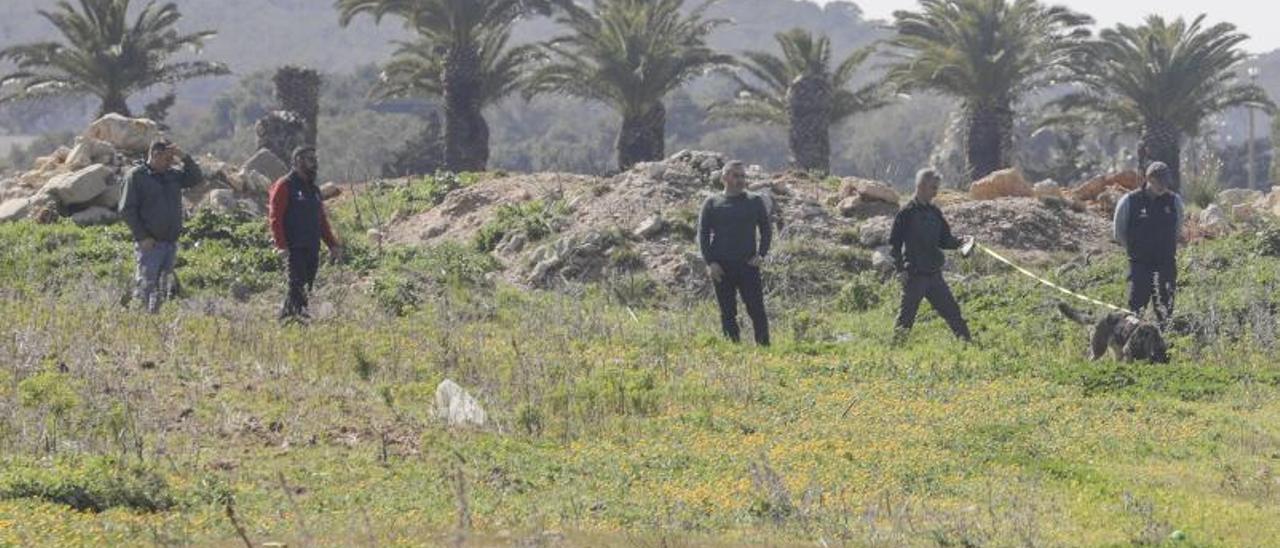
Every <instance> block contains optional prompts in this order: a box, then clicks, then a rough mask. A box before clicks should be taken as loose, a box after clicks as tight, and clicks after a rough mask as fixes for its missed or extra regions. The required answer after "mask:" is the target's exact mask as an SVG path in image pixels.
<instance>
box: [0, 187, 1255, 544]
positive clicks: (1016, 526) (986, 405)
mask: <svg viewBox="0 0 1280 548" xmlns="http://www.w3.org/2000/svg"><path fill="white" fill-rule="evenodd" d="M350 205H351V204H349V203H343V204H342V205H341V207H339V208H338V213H340V214H342V215H347V214H348V213H346V209H347V208H349V207H350ZM226 222H227V223H228V224H227V228H226V230H225V231H221V232H220V231H217V230H212V228H213V227H212V226H205V225H204V223H203V222H198V223H195V224H194V225H193V226H194V227H196V228H197V229H198V230H196V232H199V233H200V234H201V237H200V238H198V240H199V241H202V242H204V241H217V242H221V243H226V244H228V245H232V244H233V242H242V244H234V245H246V246H253V245H256V244H255V242H254V240H253V239H251V238H250V239H245V237H244V236H242V235H241V234H240V230H242V229H243V230H245V231H248V230H249V229H248V228H241V227H240V226H238V225H236V224H235V223H234V222H231V221H226ZM241 226H247V225H241ZM112 234H113V232H112V231H111V230H109V229H85V228H78V227H73V226H67V225H50V226H37V225H31V224H28V223H19V224H16V225H10V226H6V227H4V228H2V229H0V244H3V245H4V246H5V248H6V249H13V250H17V251H18V252H17V253H16V254H14V255H12V256H13V257H16V261H15V260H14V259H13V258H10V256H5V260H7V261H10V262H8V263H5V272H6V273H8V274H6V276H7V277H6V278H5V280H4V282H5V283H4V287H5V290H4V291H3V293H0V314H3V315H4V317H5V318H7V320H8V322H9V323H8V325H9V327H8V328H7V329H8V332H9V333H10V334H11V336H8V337H5V338H4V339H3V340H0V363H3V364H4V366H3V367H0V417H4V418H3V419H0V442H2V444H0V447H4V448H5V449H4V450H3V454H2V455H0V458H3V459H4V461H5V463H6V466H5V467H4V468H5V472H4V473H3V474H0V494H2V495H3V496H0V499H3V500H0V520H2V521H3V523H4V524H5V527H3V528H0V543H17V544H32V543H35V544H105V543H112V544H131V543H138V542H150V541H151V540H152V539H155V538H163V539H167V542H172V543H211V544H222V543H229V542H233V541H235V537H236V536H238V534H237V533H236V530H237V528H238V527H239V528H243V530H244V532H245V534H246V535H247V536H248V537H250V538H251V540H252V541H254V542H255V543H260V542H268V541H273V542H288V543H301V542H303V541H304V539H310V542H314V543H324V544H330V543H336V544H351V543H363V544H369V543H380V544H393V545H410V544H421V543H423V542H424V539H428V540H427V541H426V542H435V541H436V540H439V541H441V542H444V541H447V539H448V538H449V537H448V535H452V534H453V532H454V531H462V530H467V531H470V532H469V533H468V534H469V535H470V536H471V538H474V539H476V540H477V541H486V540H487V539H493V540H494V542H504V541H503V540H501V539H507V540H520V539H534V538H546V537H545V535H548V534H557V533H550V531H552V530H554V531H558V532H559V533H558V534H562V535H564V536H565V537H566V540H567V541H568V542H570V543H575V544H591V545H601V544H614V543H618V542H623V541H624V540H625V539H623V538H622V537H620V536H618V534H617V531H619V530H626V531H628V536H627V537H626V538H628V539H634V538H654V539H658V538H667V539H669V540H668V542H672V541H673V540H671V539H676V540H680V541H682V542H690V543H699V542H711V543H715V542H721V543H729V544H741V543H771V542H772V543H777V542H786V541H795V540H796V539H815V540H814V542H817V540H816V539H824V538H825V539H827V542H828V543H837V541H838V542H839V543H843V544H846V545H863V544H874V543H885V542H888V543H892V544H896V545H920V544H931V543H936V542H938V539H942V540H944V541H946V542H950V543H961V542H970V543H979V542H980V543H984V544H997V545H998V544H1016V543H1019V542H1023V540H1025V539H1028V538H1030V539H1036V542H1037V543H1040V544H1052V543H1063V544H1087V545H1098V544H1128V543H1134V542H1146V543H1154V542H1162V541H1163V540H1164V539H1167V538H1169V536H1170V535H1171V534H1173V531H1175V530H1178V531H1182V532H1183V534H1184V535H1185V536H1186V537H1187V539H1188V541H1189V542H1201V543H1207V544H1209V543H1222V544H1229V545H1255V544H1265V543H1266V542H1267V541H1268V540H1269V539H1270V538H1273V537H1274V536H1275V535H1276V534H1280V531H1278V530H1277V529H1276V528H1275V524H1276V523H1280V519H1277V518H1280V515H1277V514H1276V506H1275V505H1274V504H1270V502H1271V501H1272V500H1273V499H1274V493H1275V491H1274V485H1273V482H1274V476H1273V475H1270V474H1269V473H1268V472H1265V470H1268V469H1269V468H1268V467H1269V466H1270V463H1271V461H1272V460H1274V459H1273V455H1274V454H1277V453H1280V432H1278V431H1276V430H1275V427H1274V425H1275V424H1277V422H1276V420H1275V419H1276V417H1277V416H1280V415H1277V413H1280V370H1278V369H1277V368H1276V364H1275V363H1274V360H1273V359H1272V358H1271V356H1273V355H1274V352H1275V351H1276V350H1277V345H1278V344H1280V331H1278V329H1280V326H1278V323H1277V321H1276V319H1275V318H1276V316H1275V311H1276V310H1280V297H1278V295H1280V292H1276V291H1275V288H1276V287H1277V286H1280V274H1277V273H1280V259H1277V258H1275V257H1274V254H1272V253H1270V252H1269V251H1267V250H1268V249H1270V248H1269V247H1267V246H1268V245H1270V244H1268V243H1267V242H1269V241H1270V240H1269V239H1268V238H1269V237H1267V236H1255V235H1241V236H1235V237H1231V238H1225V239H1222V240H1217V241H1213V242H1210V243H1207V244H1202V245H1197V246H1195V247H1192V248H1190V249H1189V250H1188V251H1187V252H1186V253H1185V254H1184V256H1183V257H1182V261H1181V262H1182V264H1181V266H1182V269H1183V272H1184V274H1185V275H1184V280H1183V281H1184V291H1183V293H1182V294H1181V295H1180V300H1179V310H1180V312H1179V314H1178V316H1177V318H1176V320H1175V329H1174V332H1173V333H1172V334H1171V337H1172V341H1173V343H1174V344H1173V352H1174V363H1173V364H1170V365H1165V366H1152V365H1145V364H1127V363H1120V362H1115V361H1113V360H1112V359H1111V358H1107V359H1104V360H1102V361H1099V362H1089V361H1087V360H1086V359H1085V357H1084V345H1085V340H1086V339H1087V332H1086V329H1085V328H1082V327H1078V326H1075V325H1074V324H1069V323H1066V322H1065V321H1063V320H1061V319H1059V318H1058V317H1056V316H1055V314H1054V312H1053V308H1054V306H1055V304H1054V303H1055V299H1056V296H1054V295H1050V294H1047V293H1045V292H1044V291H1043V289H1042V288H1040V287H1039V286H1038V285H1036V284H1034V283H1032V282H1030V281H1027V280H1025V279H1022V278H1020V277H1017V276H1016V275H1015V274H1012V273H1009V272H1007V271H1006V270H1005V269H1003V268H1001V267H1000V265H998V264H996V263H993V262H991V261H988V260H986V259H982V258H978V259H973V260H972V261H973V262H972V263H970V264H968V265H967V266H966V268H965V270H964V276H963V277H962V278H960V279H957V280H956V281H955V290H956V292H957V295H958V297H959V299H960V301H961V302H962V304H963V306H964V309H965V312H966V314H967V315H968V317H969V319H970V321H971V323H972V326H973V328H974V330H975V332H976V336H977V339H978V341H979V342H978V344H976V345H972V346H966V345H962V344H960V343H957V342H955V341H954V340H953V339H952V338H951V337H950V336H949V334H948V332H947V330H946V326H945V325H944V324H943V322H942V321H941V320H940V319H939V318H937V317H936V315H935V314H933V313H932V312H925V314H924V316H923V317H922V318H921V320H922V321H921V323H920V324H919V326H918V327H917V330H916V332H915V333H914V334H913V335H912V337H910V338H909V339H907V340H906V341H905V342H904V343H902V344H901V345H900V346H896V347H894V346H890V340H891V330H890V327H889V326H890V325H891V324H892V317H893V313H894V309H895V307H896V301H897V289H896V288H894V287H893V286H892V285H881V284H879V283H878V282H877V281H876V280H875V279H874V278H873V277H871V276H870V274H869V273H866V272H865V271H862V270H859V269H857V268H851V269H850V271H841V270H839V268H840V267H836V266H832V267H828V266H814V267H804V268H800V267H794V265H792V264H790V263H794V262H803V261H809V262H811V263H813V264H815V265H826V264H828V263H826V262H825V261H826V260H827V259H823V258H822V257H823V256H824V252H822V251H821V250H818V249H809V248H806V247H795V246H794V245H789V244H787V243H786V242H780V247H779V253H787V254H789V256H790V257H792V258H793V260H792V261H789V262H788V264H783V263H781V262H774V263H770V264H769V265H766V274H767V275H768V276H771V277H775V281H774V282H773V283H775V285H774V287H782V286H780V285H777V281H778V280H777V279H776V278H777V277H779V276H783V277H795V278H798V277H800V276H801V274H803V273H804V272H806V271H807V272H811V274H805V275H806V276H807V275H814V276H817V275H829V276H833V279H832V280H831V281H832V282H833V283H834V285H835V287H836V290H833V292H832V293H830V294H829V295H830V297H825V296H822V295H819V296H816V298H815V297H803V296H800V295H799V294H797V293H788V292H785V291H774V292H771V293H770V297H769V301H768V306H769V307H770V309H771V310H772V311H773V313H774V320H775V322H776V324H775V326H776V328H775V335H776V337H775V338H776V341H775V343H776V344H775V346H774V347H773V348H771V349H768V350H761V349H756V348H753V347H751V346H734V345H731V344H728V343H725V342H723V341H722V340H721V339H720V337H719V336H718V332H717V325H718V319H717V317H716V312H715V310H714V306H713V305H712V304H711V303H710V300H709V298H700V299H696V300H695V301H692V302H687V301H684V300H682V299H679V298H673V297H675V296H674V295H667V294H664V293H662V292H661V291H657V292H654V291H651V290H652V289H653V288H652V285H651V282H649V281H646V278H645V276H644V275H643V273H642V272H640V273H636V272H628V271H626V270H625V269H620V270H619V271H618V273H617V276H616V277H615V278H613V279H611V280H610V281H609V282H607V283H605V284H602V285H601V286H600V287H598V288H597V287H587V288H583V291H582V292H581V293H577V294H569V295H566V294H556V293H543V292H530V291H524V290H518V289H515V288H511V287H507V286H503V285H501V284H498V285H494V284H490V283H488V282H486V281H485V280H486V276H485V273H486V272H488V271H490V270H491V269H492V268H493V267H494V266H495V265H494V263H493V262H492V259H491V258H488V257H487V256H485V255H483V254H479V253H476V252H475V251H473V250H471V249H469V248H467V247H460V246H452V247H441V248H434V249H412V248H399V247H394V246H391V247H385V248H383V249H382V250H381V251H378V250H377V249H376V248H371V247H368V246H367V244H365V243H363V242H360V241H353V242H352V245H353V247H354V249H353V250H352V255H353V257H352V258H351V262H350V263H348V264H347V265H345V266H343V265H339V266H327V267H325V269H324V270H323V271H322V275H321V283H320V286H319V287H318V289H317V293H316V295H315V298H314V303H315V306H316V307H319V308H324V307H327V306H332V307H334V308H335V309H336V310H337V311H338V312H337V313H336V314H331V315H319V316H318V319H317V321H316V322H315V323H313V324H312V325H310V326H308V327H305V328H303V327H297V326H279V325H276V324H275V323H274V321H273V320H272V319H271V318H272V317H273V314H272V313H271V312H272V309H273V307H274V303H275V302H276V299H277V298H278V296H279V292H280V291H281V290H282V288H279V287H277V288H269V289H267V290H265V291H264V292H263V293H261V294H258V295H256V296H253V297H251V298H250V299H249V300H248V301H247V302H244V303H231V302H229V301H227V299H226V297H224V296H222V295H223V294H222V293H220V290H219V289H216V288H193V289H191V293H192V295H191V296H190V297H189V298H188V299H186V300H185V301H183V302H179V303H175V304H172V305H169V306H167V307H166V308H165V310H164V311H163V312H162V314H161V316H159V317H150V316H146V315H142V314H139V313H137V312H134V311H131V310H121V309H120V308H118V306H117V305H116V303H115V300H114V294H113V293H112V292H111V291H110V290H105V289H104V287H109V284H106V285H104V283H103V282H105V281H108V280H107V279H104V278H102V277H101V276H103V275H104V274H102V273H110V272H116V271H119V270H121V269H122V266H123V264H127V262H128V255H127V249H126V250H124V251H126V252H125V253H120V254H116V253H114V252H113V253H106V254H102V255H97V256H94V255H84V256H82V258H81V259H79V260H75V261H70V262H62V263H61V264H59V265H58V266H57V267H56V268H57V269H58V270H57V271H56V272H57V274H58V279H60V280H63V281H64V283H65V285H66V287H68V288H71V287H74V288H76V289H75V290H74V291H71V290H65V291H61V292H59V291H43V290H41V288H44V287H45V284H34V283H31V282H30V281H28V282H27V283H25V284H21V283H19V284H15V283H13V281H14V280H16V279H17V278H15V277H9V276H12V274H11V273H12V272H15V268H16V269H19V270H21V269H22V268H27V270H26V271H27V272H32V273H33V274H38V275H39V276H44V273H45V272H55V271H53V270H49V271H42V270H31V268H34V267H31V266H25V267H20V266H19V265H39V264H41V261H40V260H38V258H39V255H40V254H44V255H48V256H49V257H50V259H51V260H53V261H67V259H66V257H65V256H64V255H62V251H60V250H61V249H62V248H61V247H60V246H58V245H49V242H55V243H56V242H69V241H74V242H76V243H77V244H92V245H89V246H88V247H98V246H105V247H106V248H107V249H114V246H115V244H114V243H113V240H112ZM357 240H358V239H357ZM31 245H40V246H47V247H41V248H40V249H42V250H43V251H41V252H40V253H39V254H37V253H36V252H34V251H32V250H30V249H28V246H31ZM77 247H84V246H82V245H78V246H77ZM204 248H205V244H202V245H200V246H198V247H188V248H187V250H186V251H184V254H186V255H198V254H201V253H205V251H203V249H204ZM625 259H626V258H625V257H623V258H622V259H620V261H622V262H624V263H625V262H626V260H625ZM832 260H833V261H844V263H832V264H846V263H847V264H860V263H859V261H860V260H862V259H859V258H857V257H845V258H843V259H840V258H837V257H832ZM1062 264H1064V265H1073V266H1072V267H1070V268H1062V269H1059V270H1058V274H1057V276H1056V277H1057V279H1058V280H1059V281H1060V282H1062V283H1063V284H1065V285H1066V286H1068V287H1071V288H1073V289H1078V290H1081V291H1084V292H1087V293H1089V294H1091V295H1096V296H1098V297H1100V298H1103V299H1105V300H1112V301H1114V300H1117V299H1119V298H1120V297H1121V296H1122V294H1123V291H1124V281H1123V269H1124V260H1123V258H1122V257H1104V258H1102V259H1098V258H1094V259H1093V260H1091V261H1089V262H1087V263H1086V262H1082V261H1079V260H1075V259H1070V258H1066V257H1064V261H1063V263H1062ZM185 268H187V269H190V268H193V267H185ZM226 268H228V269H233V270H234V269H240V270H242V271H245V270H248V268H247V267H246V266H244V265H239V266H234V265H233V266H229V267H226ZM828 268H834V269H835V270H827V269H828ZM797 269H798V270H797ZM790 270H796V273H787V272H788V271H790ZM242 273H243V272H242ZM189 274H190V273H189V272H184V275H189ZM353 276H357V277H353ZM397 276H399V277H402V278H403V279H410V277H411V276H422V278H420V279H414V280H413V283H414V284H417V285H415V286H414V287H413V288H412V289H411V290H408V291H400V290H392V287H393V285H394V284H391V283H387V282H385V281H384V280H389V279H391V278H393V277H397ZM77 280H79V281H77ZM360 280H367V281H368V282H367V283H366V282H361V281H360ZM404 295H410V296H411V298H402V296H404ZM704 297H705V296H704ZM401 305H405V306H401ZM655 305H656V306H655ZM71 310H74V313H69V311H71ZM446 377H447V378H450V379H454V380H455V381H457V382H459V383H460V384H462V385H463V386H464V387H466V389H467V390H468V391H469V392H471V393H472V394H473V395H475V396H476V397H477V398H479V399H480V401H481V402H482V404H483V405H484V406H485V407H486V410H487V411H488V412H489V414H490V417H491V420H492V426H490V427H489V428H486V429H481V430H457V429H448V428H446V427H444V426H443V425H441V424H440V423H439V422H438V419H436V418H434V417H432V415H431V411H430V409H431V407H432V405H433V401H434V390H435V386H436V384H437V383H438V382H439V381H440V380H441V379H443V378H446ZM24 429H25V430H24ZM1153 433H1154V434H1153ZM77 508H80V509H82V510H87V511H88V512H83V511H80V510H76V509H77ZM228 508H230V509H231V514H232V515H234V516H235V520H236V521H234V522H233V521H232V520H231V519H230V518H228V517H227V516H228ZM965 508H978V509H980V510H979V511H981V512H982V513H983V514H984V515H987V516H994V517H993V518H984V521H982V522H981V523H980V524H979V523H977V522H975V521H973V520H972V519H970V518H969V517H967V516H969V514H968V513H966V511H965V510H964V509H965ZM93 512H97V513H93ZM849 515H859V516H873V517H872V518H867V519H870V520H871V521H867V520H865V519H859V520H849V519H848V516H849ZM653 516H668V517H667V518H663V519H664V521H655V520H654V517H653ZM890 516H898V517H896V518H891V517H890ZM237 524H238V525H237ZM499 535H501V536H499ZM1020 539H1021V540H1020ZM530 542H532V541H530Z"/></svg>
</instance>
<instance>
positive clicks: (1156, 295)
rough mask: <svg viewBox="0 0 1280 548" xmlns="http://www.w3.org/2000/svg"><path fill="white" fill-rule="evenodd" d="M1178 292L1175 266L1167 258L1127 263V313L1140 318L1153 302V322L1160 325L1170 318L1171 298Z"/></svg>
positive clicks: (1171, 310) (1176, 267)
mask: <svg viewBox="0 0 1280 548" xmlns="http://www.w3.org/2000/svg"><path fill="white" fill-rule="evenodd" d="M1177 292H1178V263H1177V261H1176V260H1175V259H1174V258H1172V257H1170V258H1169V259H1167V260H1161V261H1152V262H1147V261H1135V260H1132V259H1130V260H1129V310H1131V311H1133V312H1134V313H1135V314H1137V315H1139V316H1141V315H1142V309H1144V308H1146V307H1147V305H1148V304H1150V303H1151V302H1152V301H1154V302H1155V310H1156V319H1157V320H1159V322H1160V323H1161V324H1163V323H1165V322H1166V321H1168V319H1169V318H1170V317H1172V316H1173V298H1174V295H1175V294H1176V293H1177Z"/></svg>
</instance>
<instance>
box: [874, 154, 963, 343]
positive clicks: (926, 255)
mask: <svg viewBox="0 0 1280 548" xmlns="http://www.w3.org/2000/svg"><path fill="white" fill-rule="evenodd" d="M941 185H942V175H940V174H939V173H938V172H937V171H936V170H934V169H928V168H926V169H922V170H920V171H919V172H918V173H916V193H915V196H914V197H912V199H911V201H910V202H907V205H905V206H903V208H902V210H901V211H899V212H898V214H897V216H895V217H894V219H893V228H892V229H891V230H890V232H889V248H890V250H889V255H890V256H892V257H893V264H894V268H895V269H896V270H897V271H898V272H900V273H902V275H903V281H902V304H901V306H900V307H899V309H898V319H897V321H896V324H895V331H896V333H895V336H896V337H897V338H898V339H901V338H902V337H905V336H906V334H907V333H908V332H910V331H911V328H912V326H914V325H915V322H916V312H917V311H918V310H919V308H920V301H922V300H925V299H928V300H929V304H931V305H933V309H934V310H935V311H937V312H938V315H939V316H942V319H943V320H946V322H947V326H948V327H950V328H951V332H952V333H953V334H955V336H956V337H957V338H959V339H961V340H964V341H970V340H971V339H972V337H971V336H970V334H969V324H968V323H966V322H965V321H964V316H962V315H961V313H960V305H959V303H957V302H956V298H955V296H954V295H953V294H952V293H951V287H950V286H948V285H947V281H946V280H945V279H943V278H942V267H943V265H944V264H945V263H946V258H945V257H944V256H943V254H942V250H944V249H959V248H960V246H961V245H963V244H964V243H965V242H962V241H960V239H958V238H956V237H955V236H953V235H952V234H951V226H950V225H948V224H947V220H946V218H944V217H943V216H942V210H941V209H938V206H936V205H933V198H934V197H935V196H937V195H938V188H939V187H940V186H941Z"/></svg>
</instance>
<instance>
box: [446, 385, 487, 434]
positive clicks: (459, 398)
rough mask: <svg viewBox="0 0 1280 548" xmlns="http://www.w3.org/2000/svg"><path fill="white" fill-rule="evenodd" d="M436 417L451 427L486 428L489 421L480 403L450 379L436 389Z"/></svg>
mask: <svg viewBox="0 0 1280 548" xmlns="http://www.w3.org/2000/svg"><path fill="white" fill-rule="evenodd" d="M435 415H436V417H437V418H439V419H441V420H443V421H444V422H445V423H447V424H448V425H449V426H484V423H485V422H486V421H487V420H488V416H487V415H486V414H485V412H484V408H483V407H481V406H480V402H479V401H477V400H476V399H475V398H473V397H471V394H468V393H467V391H466V390H463V389H462V387H461V386H458V383H456V382H453V381H452V380H449V379H445V380H444V381H442V382H441V383H440V385H439V386H437V387H436V408H435Z"/></svg>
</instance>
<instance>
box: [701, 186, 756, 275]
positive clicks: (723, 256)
mask: <svg viewBox="0 0 1280 548" xmlns="http://www.w3.org/2000/svg"><path fill="white" fill-rule="evenodd" d="M756 231H759V232H760V242H759V246H758V247H757V245H756ZM772 242H773V228H772V227H771V226H770V225H769V208H768V206H767V205H765V201H764V198H762V197H760V196H759V195H756V194H753V193H750V192H744V193H742V194H738V195H735V196H726V195H724V194H717V195H715V196H712V197H710V198H707V201H706V202H705V203H703V204H702V213H701V215H699V216H698V250H699V251H701V252H702V258H703V260H705V261H707V262H708V263H719V262H728V263H742V262H746V261H747V260H749V259H751V257H752V256H755V255H759V256H761V257H764V256H766V255H768V254H769V247H770V246H771V245H772Z"/></svg>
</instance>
